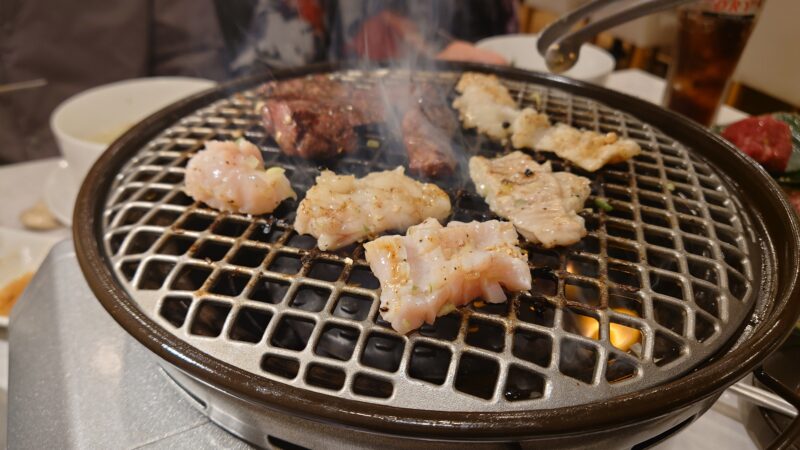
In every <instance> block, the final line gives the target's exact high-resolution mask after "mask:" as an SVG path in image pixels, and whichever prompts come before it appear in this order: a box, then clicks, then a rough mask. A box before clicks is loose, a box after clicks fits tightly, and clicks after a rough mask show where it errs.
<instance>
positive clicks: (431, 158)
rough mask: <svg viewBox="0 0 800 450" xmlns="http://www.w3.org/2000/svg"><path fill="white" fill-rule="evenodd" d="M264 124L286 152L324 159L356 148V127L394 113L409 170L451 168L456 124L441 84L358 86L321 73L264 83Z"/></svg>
mask: <svg viewBox="0 0 800 450" xmlns="http://www.w3.org/2000/svg"><path fill="white" fill-rule="evenodd" d="M261 92H262V93H263V94H264V95H265V96H267V97H268V99H267V100H266V101H265V103H264V106H263V109H262V111H261V114H262V118H263V121H264V128H265V129H266V131H267V132H268V133H269V134H270V135H271V136H272V137H273V138H274V139H275V141H276V142H277V143H278V145H279V146H280V148H281V150H283V152H284V153H286V154H288V155H295V156H301V157H303V158H307V159H327V158H331V157H334V156H336V155H339V154H341V153H346V152H349V151H352V150H354V148H355V146H356V143H357V142H356V132H355V130H354V128H355V127H358V126H361V125H366V124H370V123H377V122H384V121H386V120H387V119H388V116H392V115H394V116H395V118H396V119H395V123H398V122H399V126H398V127H397V128H399V129H395V131H396V132H402V135H403V142H404V144H405V147H406V151H407V153H408V159H409V168H410V169H411V170H412V171H415V172H418V173H422V174H424V175H427V176H431V177H438V176H443V175H447V174H450V173H452V172H453V170H454V169H455V166H456V159H455V156H454V154H453V150H452V148H451V145H450V139H451V138H452V136H453V133H454V132H455V130H456V129H457V127H458V123H457V121H456V120H455V117H454V116H453V113H452V111H451V110H450V107H449V106H448V105H447V103H446V101H445V99H444V98H442V94H441V90H439V89H436V87H435V86H433V85H430V84H421V85H416V86H411V87H410V86H408V85H405V84H396V85H395V84H392V85H387V86H372V87H358V86H354V85H352V84H349V83H346V82H342V81H339V80H333V79H331V78H329V77H327V76H325V75H310V76H307V77H302V78H294V79H290V80H282V81H272V82H269V83H266V84H265V85H264V86H263V87H262V88H261Z"/></svg>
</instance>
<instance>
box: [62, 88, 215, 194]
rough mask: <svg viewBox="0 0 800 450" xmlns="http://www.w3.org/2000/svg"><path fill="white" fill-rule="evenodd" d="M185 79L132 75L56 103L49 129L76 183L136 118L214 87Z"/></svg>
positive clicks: (141, 117)
mask: <svg viewBox="0 0 800 450" xmlns="http://www.w3.org/2000/svg"><path fill="white" fill-rule="evenodd" d="M215 85H216V83H215V82H214V81H211V80H204V79H201V78H188V77H151V78H134V79H130V80H123V81H118V82H116V83H111V84H106V85H103V86H98V87H95V88H92V89H88V90H86V91H83V92H80V93H78V94H76V95H74V96H72V97H70V98H68V99H67V100H65V101H64V102H63V103H61V104H60V105H58V107H56V109H55V110H54V111H53V114H52V115H51V116H50V128H51V130H52V131H53V134H54V135H55V137H56V141H57V142H58V146H59V148H60V149H61V154H62V155H63V156H64V159H65V160H66V161H67V162H68V163H69V165H70V167H71V171H70V175H71V177H72V178H73V184H74V185H75V186H80V183H82V182H83V178H84V177H85V176H86V173H87V172H88V171H89V169H90V168H91V167H92V164H94V162H95V160H96V159H97V158H98V157H99V156H100V154H101V153H103V151H104V150H105V149H106V147H108V145H109V144H110V143H111V142H113V141H114V140H115V139H116V138H117V137H119V136H120V135H122V133H124V132H125V131H127V130H128V129H129V128H130V127H132V126H133V125H134V124H136V123H137V122H139V121H141V120H142V119H144V118H146V117H147V116H149V115H150V114H152V113H154V112H156V111H158V110H159V109H161V108H164V107H165V106H167V105H169V104H171V103H174V102H176V101H178V100H180V99H182V98H185V97H188V96H190V95H192V94H196V93H198V92H200V91H204V90H206V89H209V88H211V87H213V86H215Z"/></svg>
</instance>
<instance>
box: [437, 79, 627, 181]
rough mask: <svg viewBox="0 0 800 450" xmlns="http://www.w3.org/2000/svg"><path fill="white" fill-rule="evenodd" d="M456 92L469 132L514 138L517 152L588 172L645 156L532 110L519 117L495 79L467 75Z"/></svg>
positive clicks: (607, 136)
mask: <svg viewBox="0 0 800 450" xmlns="http://www.w3.org/2000/svg"><path fill="white" fill-rule="evenodd" d="M456 91H458V92H459V93H460V94H461V95H460V96H459V97H457V98H456V99H455V101H453V106H454V107H455V108H456V109H458V110H459V113H460V115H459V116H460V118H461V121H462V123H463V125H464V127H465V128H477V129H478V131H479V132H481V133H484V134H486V135H487V136H489V137H490V138H492V139H494V140H497V141H500V142H505V141H506V140H507V139H509V138H510V139H511V143H512V145H513V146H514V148H530V149H534V150H542V151H548V152H553V153H555V154H557V155H558V156H559V157H561V158H564V159H566V160H568V161H571V162H572V163H574V164H575V165H577V166H578V167H580V168H582V169H584V170H586V171H589V172H594V171H596V170H598V169H600V168H601V167H603V166H604V165H606V164H614V163H618V162H622V161H626V160H628V159H630V158H632V157H634V156H636V155H638V154H639V153H641V148H640V147H639V144H637V143H636V142H635V141H633V140H631V139H620V138H619V136H617V134H616V133H606V134H602V133H598V132H595V131H591V130H579V129H577V128H575V127H572V126H570V125H566V124H563V123H559V124H556V125H555V126H551V124H550V119H549V118H548V117H547V115H546V114H542V113H539V112H537V111H536V110H535V109H533V108H525V109H523V110H521V111H520V110H519V109H517V107H516V104H515V103H514V101H513V99H512V98H511V94H510V93H509V91H508V89H507V88H506V87H505V86H504V85H503V84H502V83H501V82H500V80H499V79H498V78H497V77H496V76H494V75H484V74H478V73H471V72H468V73H465V74H464V75H462V76H461V79H460V80H459V82H458V84H457V85H456Z"/></svg>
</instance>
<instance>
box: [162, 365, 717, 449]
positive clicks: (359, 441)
mask: <svg viewBox="0 0 800 450" xmlns="http://www.w3.org/2000/svg"><path fill="white" fill-rule="evenodd" d="M161 368H162V370H163V373H164V376H165V377H166V378H167V379H168V380H170V382H171V383H170V384H172V385H173V387H174V388H175V389H177V390H178V391H179V392H182V393H183V395H184V396H185V398H187V399H188V401H189V402H190V403H191V404H192V406H194V407H195V408H196V409H198V410H199V411H200V412H202V413H203V414H205V415H206V416H208V418H209V419H211V421H212V422H214V423H216V424H217V425H219V426H220V427H222V428H224V429H226V430H228V431H229V432H230V433H232V434H234V435H236V436H238V437H240V438H242V439H244V440H245V441H247V442H250V443H251V444H253V445H255V446H258V447H265V448H271V447H282V445H281V444H282V443H289V444H292V445H297V446H301V447H308V448H326V449H337V450H338V449H343V450H344V449H352V448H403V449H405V448H408V449H418V448H431V449H433V448H435V449H463V448H464V445H465V443H464V442H453V441H435V442H434V441H423V440H419V439H413V438H411V437H400V436H391V435H382V434H377V433H370V432H365V431H361V430H354V429H348V428H344V427H342V426H337V425H336V424H325V423H321V422H315V421H312V420H307V419H304V418H300V417H296V416H289V415H286V414H283V413H281V412H278V411H272V410H268V409H266V408H263V407H260V406H259V405H255V404H253V403H251V402H248V401H245V400H242V399H240V398H237V397H236V396H234V395H231V394H230V393H228V392H226V391H223V390H220V389H218V388H216V387H214V386H211V385H209V384H207V383H205V382H202V381H199V380H196V379H195V378H193V377H191V376H189V375H187V374H185V373H184V372H182V371H181V370H180V369H177V368H175V367H173V366H170V365H169V364H167V363H163V362H162V363H161ZM717 398H718V396H713V397H711V398H709V399H706V400H703V401H701V402H698V403H695V404H694V405H692V406H691V407H689V408H687V409H685V410H683V411H680V412H679V413H674V414H671V415H668V416H665V417H660V418H657V419H654V420H650V421H643V422H640V423H637V424H633V425H629V426H626V427H620V428H616V429H612V430H604V431H599V432H588V433H585V434H581V435H574V436H556V437H551V436H543V437H539V438H532V439H529V440H526V441H521V442H470V444H471V447H474V448H486V449H494V448H497V449H506V448H509V445H512V446H517V445H518V446H520V448H531V449H534V448H548V449H562V448H563V449H587V450H588V449H607V448H636V449H645V448H650V447H651V446H654V445H657V444H659V443H661V442H663V441H665V440H667V439H669V437H671V436H673V435H675V434H677V433H678V432H680V431H681V430H683V429H685V428H686V427H687V426H689V425H690V424H691V423H692V422H694V421H695V420H696V419H697V418H699V417H700V416H701V415H702V414H703V413H704V412H706V411H707V410H708V409H709V408H710V407H711V406H712V405H713V404H714V402H715V401H716V400H717Z"/></svg>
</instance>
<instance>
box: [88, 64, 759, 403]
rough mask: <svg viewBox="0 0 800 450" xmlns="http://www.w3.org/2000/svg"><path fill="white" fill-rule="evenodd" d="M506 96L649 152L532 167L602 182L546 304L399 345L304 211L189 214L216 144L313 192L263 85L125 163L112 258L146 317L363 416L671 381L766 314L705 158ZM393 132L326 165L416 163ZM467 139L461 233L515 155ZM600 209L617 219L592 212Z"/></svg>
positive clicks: (739, 217)
mask: <svg viewBox="0 0 800 450" xmlns="http://www.w3.org/2000/svg"><path fill="white" fill-rule="evenodd" d="M331 76H333V77H338V78H341V79H343V80H345V81H347V82H350V83H356V84H359V85H361V84H367V83H374V82H376V81H378V80H390V79H393V78H395V77H397V78H398V79H407V78H408V77H409V76H411V77H412V78H417V79H420V80H424V81H427V82H434V83H442V89H443V91H449V90H451V88H452V85H453V84H454V82H455V81H456V80H457V78H458V76H459V74H458V73H455V72H414V73H413V74H409V73H407V72H398V71H387V70H378V71H346V72H336V73H333V74H331ZM505 83H506V84H507V86H508V87H509V88H510V90H511V91H512V93H513V94H514V95H515V96H516V98H517V99H518V101H519V104H520V106H533V107H535V108H537V109H539V110H542V111H545V112H547V113H548V114H549V115H550V117H551V120H553V121H554V122H556V121H562V122H566V123H569V124H572V125H574V126H576V127H581V128H588V129H593V130H597V131H601V132H610V131H613V132H616V133H618V134H620V135H622V136H626V137H629V138H632V139H635V140H636V141H637V142H639V144H640V145H641V147H642V149H643V153H642V154H641V155H640V156H638V157H636V158H635V159H634V160H632V161H629V162H627V163H623V164H618V165H614V166H610V167H606V168H605V169H603V170H601V171H599V172H598V173H596V174H587V173H585V172H581V171H580V170H579V169H577V168H575V167H572V166H571V165H570V164H569V163H566V162H564V161H562V160H559V159H558V158H556V157H554V156H553V155H552V154H549V153H538V152H536V153H535V156H536V158H537V159H538V160H539V161H540V162H542V161H545V160H547V159H550V160H551V161H553V167H554V170H567V171H572V172H574V173H578V174H580V175H584V176H587V177H589V178H590V179H592V180H593V181H594V183H593V192H592V196H591V197H590V198H589V200H588V201H587V205H586V206H587V208H590V209H587V210H586V211H584V212H583V213H582V214H583V216H584V217H585V219H586V225H587V229H588V231H589V235H588V236H587V237H585V238H584V239H583V240H582V241H581V242H580V243H578V244H576V245H574V246H572V247H569V248H563V249H555V250H543V249H541V248H539V247H536V246H533V245H527V246H526V247H525V248H526V250H527V251H528V253H529V256H530V258H529V259H530V267H531V271H532V274H533V279H534V287H533V289H532V290H531V292H526V293H522V294H520V295H514V296H511V299H510V300H509V301H508V302H507V303H504V304H499V305H492V304H488V303H485V302H483V301H480V300H478V301H476V302H475V303H474V304H473V305H471V306H468V307H465V308H461V309H459V310H458V311H456V312H453V313H451V314H449V315H447V316H444V317H441V318H439V319H438V320H437V321H436V323H435V324H434V325H432V326H430V325H425V326H423V327H422V328H421V329H420V330H418V331H417V332H413V333H411V334H409V335H406V336H404V335H399V334H397V333H395V332H394V331H393V330H392V329H391V328H389V326H388V324H387V323H385V322H384V321H382V320H381V319H380V315H379V312H378V296H379V291H378V283H377V280H376V279H375V278H374V277H373V276H372V274H371V272H370V270H369V267H368V266H367V265H366V262H365V261H364V258H363V248H362V247H361V246H351V247H348V248H345V249H341V250H339V251H335V252H322V251H319V250H317V249H316V248H315V241H314V239H313V238H311V237H310V236H300V235H298V234H297V233H296V232H294V231H293V230H292V228H291V223H292V222H293V220H294V211H295V209H296V207H297V202H292V201H290V202H287V203H285V204H284V205H283V206H281V207H280V208H279V209H278V210H277V211H276V212H275V213H274V214H273V215H271V216H268V217H246V216H242V215H237V214H225V213H220V212H218V211H215V210H212V209H209V208H207V207H205V206H204V205H202V204H198V203H196V202H194V201H193V200H192V199H191V198H189V197H187V196H186V195H185V194H184V193H183V192H182V183H183V174H184V170H185V169H184V168H185V166H186V163H187V161H188V160H189V158H190V157H191V156H192V155H193V154H194V153H195V152H196V151H198V150H199V149H201V148H202V147H203V145H204V142H205V141H206V140H210V139H236V138H239V137H245V138H247V139H248V140H250V141H252V142H254V143H256V144H258V145H259V146H260V147H261V149H262V151H263V154H264V159H265V162H266V164H267V165H268V166H271V165H280V166H282V167H284V168H286V169H287V171H286V175H287V176H288V177H289V179H290V180H291V181H292V184H293V187H294V188H295V190H296V191H297V192H298V194H300V196H301V198H302V193H303V192H305V191H306V190H307V189H308V188H309V187H311V185H313V182H314V178H315V176H316V175H317V174H318V173H319V170H318V168H317V167H316V166H315V165H313V164H312V163H309V162H307V161H305V160H302V159H298V158H290V157H287V156H285V155H283V154H282V153H281V152H280V150H279V149H278V148H277V146H276V145H275V143H274V142H273V141H272V140H271V139H270V138H269V137H268V136H266V135H265V133H264V131H263V129H262V127H261V124H260V123H261V119H260V116H259V114H258V113H257V109H258V104H259V102H260V101H262V100H263V99H262V98H260V97H259V94H258V92H257V88H251V89H247V90H242V91H239V92H234V93H231V94H230V95H228V96H227V97H225V98H222V99H217V100H215V101H213V102H212V103H210V104H207V105H206V106H205V107H203V108H201V109H199V110H197V111H196V112H194V113H192V114H189V115H187V116H185V117H180V118H176V119H177V120H175V122H174V123H172V124H171V125H170V126H169V127H167V128H166V129H164V130H163V131H162V132H161V133H160V134H159V135H158V136H156V137H155V138H153V139H152V140H150V142H149V143H147V144H146V145H144V146H142V147H141V148H140V149H139V150H138V151H136V152H135V153H134V154H133V155H132V157H130V159H129V161H128V162H127V163H126V164H125V165H124V167H123V168H122V170H121V171H120V172H119V174H118V175H117V176H116V178H115V180H114V182H113V185H112V189H111V190H110V192H109V193H108V197H107V200H106V204H105V212H104V213H103V220H102V224H101V225H100V226H101V230H100V233H101V235H102V237H103V241H104V250H105V252H106V255H104V256H105V257H106V258H107V259H108V261H110V263H111V264H112V265H113V269H114V273H115V274H116V276H117V278H118V280H119V282H120V283H122V284H123V285H124V287H125V289H126V290H127V292H128V293H129V295H130V297H131V298H132V299H134V301H135V302H136V303H137V304H138V306H139V307H140V308H141V310H142V311H143V312H144V313H145V314H146V315H147V316H148V317H150V318H151V319H152V320H154V321H155V322H156V323H158V324H159V325H160V326H162V327H163V328H164V329H165V330H168V331H169V332H170V333H172V334H174V335H175V336H177V337H178V338H180V339H182V340H183V341H185V342H187V343H188V344H190V345H191V346H193V347H196V348H197V349H200V350H201V351H203V352H205V353H206V354H208V355H210V356H212V357H214V358H217V359H219V360H221V361H224V362H226V363H229V364H231V365H233V366H235V367H238V368H241V369H243V370H246V371H248V372H251V373H253V374H257V375H259V376H262V377H266V378H270V379H272V380H275V381H279V382H282V383H286V384H289V385H292V386H295V387H298V388H301V389H306V390H313V391H317V392H321V393H327V394H332V395H335V396H337V397H343V398H349V399H355V400H360V401H363V402H373V403H388V404H391V405H392V406H398V407H409V408H420V409H433V410H449V411H507V410H529V409H543V408H554V407H560V406H573V405H579V404H585V403H590V402H593V401H598V400H603V399H608V398H610V397H613V396H616V395H619V394H623V393H627V392H632V391H636V390H640V389H643V388H645V387H648V386H653V385H655V384H658V383H661V382H664V381H666V380H669V379H672V378H675V377H677V376H679V375H681V374H683V373H685V372H687V371H689V370H690V369H692V368H693V367H695V366H696V365H698V364H699V363H700V362H703V361H705V360H706V359H708V358H709V357H710V356H711V355H713V354H714V353H715V352H716V351H718V350H720V348H722V347H723V346H724V344H725V343H726V342H727V341H728V340H729V338H730V337H731V336H732V335H733V334H734V333H735V332H736V331H737V330H739V329H740V327H741V325H742V323H743V321H744V318H745V317H746V316H747V315H748V313H749V311H750V309H751V308H752V306H753V302H754V300H753V298H754V297H755V296H754V295H753V292H754V290H755V289H754V287H753V286H752V283H753V282H754V281H753V280H756V279H758V276H759V273H758V270H759V268H760V267H761V258H762V255H761V253H760V249H759V248H758V247H757V246H756V245H754V243H753V237H752V236H751V235H750V234H749V233H747V232H745V231H744V230H749V229H751V226H750V223H749V222H748V217H747V215H746V214H742V213H741V206H740V205H739V203H738V202H737V200H736V199H735V198H734V197H733V196H732V195H731V194H730V192H729V190H728V188H726V184H725V182H723V180H722V179H721V178H720V176H719V175H718V174H717V173H716V172H715V170H714V169H713V168H712V167H710V166H709V165H708V164H706V163H705V162H704V161H703V160H702V159H701V158H699V157H697V156H695V154H694V153H693V152H692V151H691V149H688V148H686V147H684V146H682V145H681V144H680V143H678V142H676V141H675V140H673V139H671V138H669V137H668V136H667V135H665V134H664V133H662V132H661V131H660V130H657V129H655V128H653V127H651V126H649V125H647V124H645V123H642V122H641V121H639V120H637V119H636V118H634V117H632V116H630V115H627V114H624V113H622V112H619V111H616V110H614V109H611V108H609V107H607V106H604V105H603V104H600V103H598V102H595V101H593V100H590V99H587V98H583V97H579V96H575V95H571V94H568V93H566V92H563V91H560V90H557V89H551V88H546V87H543V86H539V85H536V84H531V83H525V82H521V81H514V80H505ZM387 135H389V134H388V133H386V132H385V130H382V129H380V128H379V127H365V128H364V129H362V130H361V133H360V139H361V142H360V145H359V150H358V151H357V152H355V153H353V154H349V155H345V156H344V157H343V158H341V159H340V160H338V161H336V162H334V163H331V165H330V168H331V169H333V170H334V171H335V172H337V173H347V174H354V175H357V176H363V175H365V174H367V173H369V172H371V171H377V170H387V169H392V168H394V167H396V166H397V165H405V164H406V163H407V161H406V160H405V156H404V153H403V150H402V143H401V142H399V141H398V140H396V139H393V138H386V136H387ZM456 141H457V142H456V151H457V152H458V153H463V155H465V159H464V161H462V162H461V169H462V171H461V174H460V175H457V176H456V177H453V178H452V179H449V180H447V181H445V182H438V183H437V184H439V185H440V186H442V187H443V188H445V189H446V190H447V191H448V193H449V194H450V197H451V199H452V201H453V206H454V208H453V216H452V217H451V219H452V220H461V221H470V220H487V219H490V218H492V217H493V216H492V214H491V212H490V211H489V210H488V207H487V206H486V205H485V203H484V202H483V200H482V199H481V198H480V197H479V196H478V195H477V194H476V193H475V189H474V186H473V185H472V183H471V182H470V180H469V177H468V175H466V174H465V172H466V170H465V168H466V164H465V161H466V158H467V157H469V156H472V155H482V156H496V155H499V154H502V153H504V152H506V151H510V150H511V149H510V148H508V147H503V146H501V145H499V144H496V143H492V142H490V141H488V140H487V139H485V138H484V137H482V136H479V135H477V134H475V133H473V132H464V133H463V134H461V135H459V137H458V138H457V140H456ZM376 144H378V145H376ZM597 198H604V199H607V200H608V203H609V204H610V205H611V206H612V207H613V210H611V211H607V212H606V211H603V210H600V209H599V208H596V207H594V205H595V199H597ZM298 201H299V200H298ZM620 308H624V309H626V310H628V311H632V312H633V313H635V316H634V315H631V314H629V313H622V312H619V311H618V310H619V309H620ZM586 323H595V324H596V325H597V326H599V330H600V331H599V336H598V337H597V339H593V338H591V337H585V336H583V335H582V334H581V327H580V324H586ZM620 326H621V327H626V328H632V329H635V330H638V331H639V332H640V333H641V339H640V342H639V343H638V344H636V345H634V346H633V347H632V348H631V349H630V350H628V351H622V350H620V349H618V348H616V347H614V346H613V345H612V343H611V340H610V329H611V327H620Z"/></svg>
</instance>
